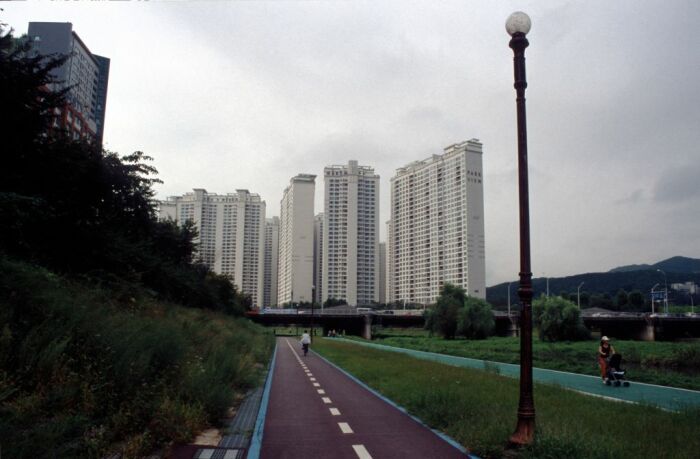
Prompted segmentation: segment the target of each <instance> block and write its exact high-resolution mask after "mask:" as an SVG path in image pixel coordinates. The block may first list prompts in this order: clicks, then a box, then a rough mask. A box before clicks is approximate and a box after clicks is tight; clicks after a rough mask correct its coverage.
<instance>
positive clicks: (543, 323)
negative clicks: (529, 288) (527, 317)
mask: <svg viewBox="0 0 700 459" xmlns="http://www.w3.org/2000/svg"><path fill="white" fill-rule="evenodd" d="M535 309H537V310H538V311H539V313H538V315H537V318H536V320H533V321H534V323H535V325H536V326H537V328H538V329H539V334H540V339H541V340H543V341H573V340H583V339H589V338H590V332H589V331H588V330H587V329H586V327H585V326H584V325H583V320H582V319H581V315H580V311H579V310H578V307H577V306H576V305H575V304H574V303H572V302H571V301H568V300H565V299H563V298H561V297H549V298H547V297H540V298H538V299H536V300H535V301H534V302H533V310H535ZM533 319H534V314H533Z"/></svg>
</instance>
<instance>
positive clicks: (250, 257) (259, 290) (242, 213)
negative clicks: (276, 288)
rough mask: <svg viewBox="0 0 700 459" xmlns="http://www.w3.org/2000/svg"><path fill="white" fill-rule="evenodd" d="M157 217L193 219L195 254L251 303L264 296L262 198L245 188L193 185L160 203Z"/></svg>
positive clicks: (256, 304)
mask: <svg viewBox="0 0 700 459" xmlns="http://www.w3.org/2000/svg"><path fill="white" fill-rule="evenodd" d="M159 218H161V219H163V220H165V219H168V218H170V219H172V220H174V221H176V222H177V223H178V224H179V225H184V224H185V223H186V222H187V221H192V222H193V223H194V225H195V227H196V228H197V232H198V233H199V236H198V239H197V241H196V242H197V243H198V245H199V248H198V253H197V256H198V257H199V258H200V259H201V261H202V262H203V263H204V264H206V265H207V266H208V267H209V268H210V269H211V270H212V271H214V272H216V273H219V274H225V275H227V276H228V277H229V278H230V279H231V281H232V282H233V283H234V285H236V287H237V288H239V289H240V290H241V291H242V292H243V293H246V294H248V295H250V297H251V300H252V304H253V306H256V307H260V306H261V304H262V300H263V267H264V232H265V201H263V200H261V199H260V196H259V195H257V194H251V193H250V192H248V190H237V191H236V192H235V193H229V194H225V195H218V194H211V193H207V191H206V190H204V189H194V190H193V192H192V193H186V194H185V195H183V196H174V197H170V198H168V200H167V201H161V202H160V205H159Z"/></svg>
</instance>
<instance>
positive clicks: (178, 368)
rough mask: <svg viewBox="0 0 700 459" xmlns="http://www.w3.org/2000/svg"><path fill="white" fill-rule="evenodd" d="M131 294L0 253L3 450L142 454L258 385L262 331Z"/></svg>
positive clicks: (267, 347)
mask: <svg viewBox="0 0 700 459" xmlns="http://www.w3.org/2000/svg"><path fill="white" fill-rule="evenodd" d="M134 295H135V297H134V298H130V299H129V300H127V301H123V300H122V301H117V300H115V299H114V295H113V294H112V293H110V292H108V291H105V290H102V289H100V288H97V287H94V286H93V287H87V286H86V285H83V284H80V283H76V282H69V281H67V280H65V279H62V278H60V277H58V276H56V275H54V274H52V273H50V272H48V271H45V270H43V269H41V268H37V267H34V266H31V265H28V264H23V263H15V262H9V261H7V260H4V259H0V445H1V447H2V452H3V453H4V455H6V456H7V457H13V458H23V457H27V458H28V457H32V458H34V457H61V458H69V457H105V456H106V455H108V453H113V452H121V453H122V454H124V457H141V456H143V455H145V454H147V453H149V452H151V451H153V450H154V449H157V448H161V447H163V446H166V445H167V444H168V443H170V442H173V441H180V442H186V441H189V440H192V438H193V436H194V435H195V434H196V433H197V432H199V431H201V430H203V429H205V428H207V427H208V426H211V425H216V424H217V423H219V422H220V421H221V419H222V417H224V416H225V414H226V412H227V410H228V408H229V407H231V406H233V405H234V404H235V403H236V399H237V398H239V396H240V395H241V394H243V393H244V392H245V391H246V390H247V389H248V388H250V387H253V386H254V385H256V384H258V383H259V382H260V378H261V376H262V373H263V370H264V366H265V365H266V363H267V360H268V359H269V356H270V352H271V346H272V339H271V336H270V334H269V333H266V332H264V331H263V329H262V328H261V327H258V326H255V325H253V324H251V323H250V322H248V321H247V320H245V319H240V318H238V319H236V318H233V317H230V316H225V315H223V314H220V313H215V312H211V311H205V310H199V309H192V308H183V307H180V306H177V305H173V304H165V303H159V302H157V301H155V300H153V299H149V297H148V296H147V295H145V294H144V293H143V292H141V293H140V294H139V293H138V292H136V293H134Z"/></svg>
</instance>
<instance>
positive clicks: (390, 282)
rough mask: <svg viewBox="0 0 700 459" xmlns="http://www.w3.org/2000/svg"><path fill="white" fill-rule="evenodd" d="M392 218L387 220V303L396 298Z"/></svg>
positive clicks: (385, 274)
mask: <svg viewBox="0 0 700 459" xmlns="http://www.w3.org/2000/svg"><path fill="white" fill-rule="evenodd" d="M391 228H392V226H391V220H387V221H386V271H385V273H384V276H385V277H384V279H385V281H386V292H385V295H386V303H387V304H390V303H393V302H394V300H395V298H394V278H393V273H394V251H393V249H392V247H393V246H394V244H393V242H392V241H393V240H394V238H393V232H392V230H391Z"/></svg>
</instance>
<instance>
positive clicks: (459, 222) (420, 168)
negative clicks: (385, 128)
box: [388, 139, 486, 304]
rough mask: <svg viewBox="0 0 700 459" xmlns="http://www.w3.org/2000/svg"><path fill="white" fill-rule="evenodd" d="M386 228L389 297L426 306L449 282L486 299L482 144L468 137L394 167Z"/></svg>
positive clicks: (393, 299)
mask: <svg viewBox="0 0 700 459" xmlns="http://www.w3.org/2000/svg"><path fill="white" fill-rule="evenodd" d="M391 212H392V217H391V221H390V223H389V225H388V227H389V231H390V232H389V237H388V240H389V244H390V248H389V251H390V256H389V257H388V258H389V265H390V269H391V281H390V283H389V285H390V287H391V290H392V291H391V293H390V298H391V300H392V301H406V302H409V303H420V304H428V303H431V302H433V301H435V299H436V298H437V296H438V295H439V290H440V287H441V286H442V285H443V284H445V283H450V284H453V285H457V286H459V287H462V288H464V290H465V291H466V293H467V294H468V295H470V296H474V297H477V298H485V297H486V279H485V269H486V267H485V259H486V257H485V244H484V193H483V177H482V144H481V143H480V142H479V141H478V140H476V139H472V140H468V141H466V142H462V143H459V144H455V145H451V146H449V147H447V148H445V150H444V154H442V155H433V156H432V158H429V159H426V160H424V161H416V162H413V163H411V164H409V165H407V166H405V167H402V168H400V169H398V170H397V172H396V175H395V176H394V177H393V178H392V179H391Z"/></svg>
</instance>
